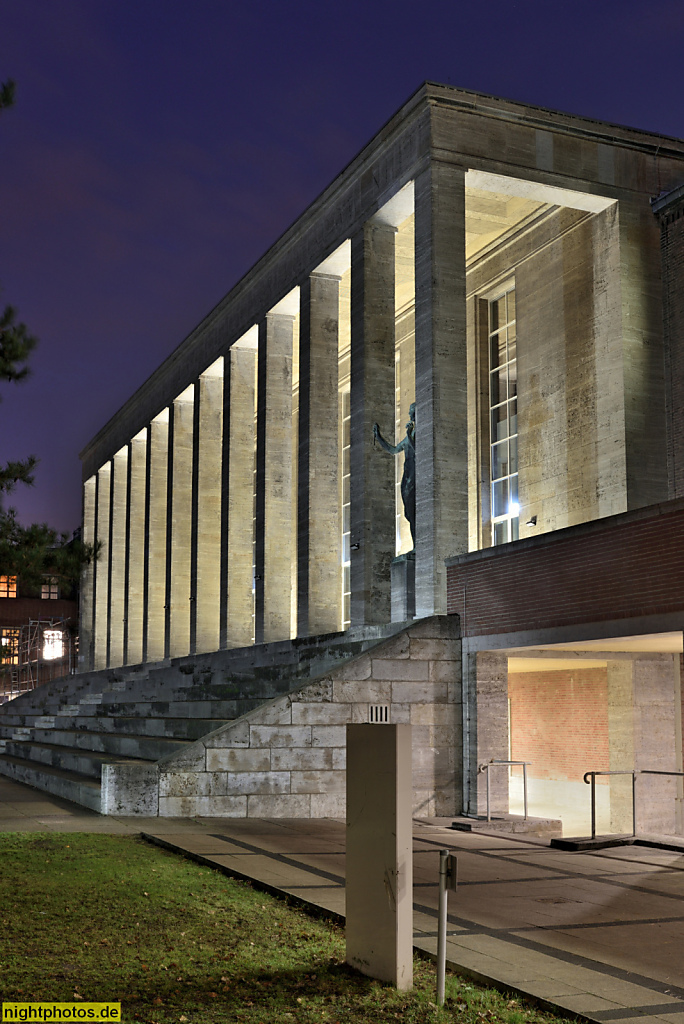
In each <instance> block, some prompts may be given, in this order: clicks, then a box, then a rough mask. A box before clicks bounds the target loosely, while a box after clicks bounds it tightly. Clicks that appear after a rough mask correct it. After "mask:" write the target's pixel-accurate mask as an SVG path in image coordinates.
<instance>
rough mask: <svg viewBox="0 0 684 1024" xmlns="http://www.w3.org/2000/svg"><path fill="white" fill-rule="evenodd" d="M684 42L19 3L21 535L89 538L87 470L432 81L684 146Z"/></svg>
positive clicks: (379, 9)
mask: <svg viewBox="0 0 684 1024" xmlns="http://www.w3.org/2000/svg"><path fill="white" fill-rule="evenodd" d="M683 43H684V3H683V2H682V0H649V2H643V0H591V2H587V0H563V2H559V0H518V2H502V0H493V2H488V0H479V2H475V0H471V2H468V3H463V2H461V0H450V2H443V0H432V2H429V3H420V2H418V0H416V2H414V3H406V2H403V0H393V2H386V0H365V2H358V0H347V2H345V3H325V2H322V0H317V2H315V3H314V2H300V0H289V2H287V3H285V2H283V0H239V2H238V0H233V2H230V0H193V2H192V3H189V2H187V0H186V2H183V3H180V2H177V0H4V2H2V3H0V79H5V78H13V79H15V81H16V83H17V94H16V103H15V107H14V108H13V109H11V110H9V111H6V112H4V113H3V114H2V115H0V287H1V288H2V292H1V293H0V302H1V303H3V304H4V303H12V304H13V305H15V306H17V307H18V309H19V313H20V318H21V319H22V320H24V322H26V323H27V325H28V326H29V327H30V329H31V330H32V332H33V333H35V334H36V335H38V337H39V338H40V346H39V348H38V349H37V350H36V352H35V354H34V358H33V376H32V378H31V379H30V380H29V381H28V382H27V383H25V384H23V385H19V386H11V385H7V384H3V385H2V388H1V391H0V396H1V398H2V402H1V403H0V462H4V461H6V460H7V459H9V458H21V457H24V456H26V455H28V454H30V453H33V454H36V455H37V456H38V457H39V458H40V465H39V467H38V470H37V473H36V484H35V486H34V487H33V488H30V489H27V488H22V489H21V490H18V491H16V492H15V494H14V496H13V497H12V501H11V503H12V504H13V505H14V506H15V507H16V508H17V509H18V511H19V513H20V517H21V519H22V520H23V521H24V522H26V523H28V522H31V521H48V522H49V523H50V524H51V525H53V526H55V527H57V528H59V529H62V530H67V531H71V530H73V529H74V528H75V527H76V526H77V525H78V523H79V520H80V504H81V497H80V465H79V461H78V452H79V450H80V449H81V448H82V447H83V445H84V444H85V443H86V442H87V441H88V440H89V438H90V437H91V436H92V435H93V434H95V433H96V432H97V431H98V430H99V429H100V428H101V427H102V426H103V425H104V424H105V422H106V421H107V420H108V419H109V417H110V416H112V415H113V414H114V413H115V412H116V410H117V409H118V408H119V407H120V406H121V405H122V403H123V402H124V401H125V400H126V399H127V398H128V397H129V396H130V395H131V394H132V393H133V391H134V390H135V389H136V388H137V387H138V386H139V385H140V384H141V383H142V382H143V381H144V380H145V379H146V378H147V377H148V376H149V375H150V373H152V372H153V370H154V369H155V368H156V367H157V366H158V365H159V363H160V362H161V361H162V359H164V358H165V357H166V356H167V355H168V354H169V353H170V352H171V351H172V350H173V349H174V348H175V347H176V346H177V345H178V344H179V343H180V342H181V341H182V340H183V338H184V337H185V336H186V335H187V334H188V333H189V331H190V330H191V329H192V328H193V327H194V326H195V325H196V324H197V323H198V322H199V321H200V320H201V319H202V317H203V316H204V315H205V314H206V313H207V312H208V311H209V310H210V309H211V307H212V306H214V305H215V304H216V303H217V302H218V301H219V300H220V299H221V298H222V297H223V295H224V294H225V293H226V292H227V291H228V290H229V289H230V288H231V287H232V286H233V285H234V284H235V282H236V281H238V280H239V278H240V277H241V276H242V275H243V274H244V273H245V271H246V270H248V269H249V267H250V266H251V265H252V264H253V263H254V262H255V261H256V260H257V259H258V258H259V257H260V256H261V255H262V253H263V252H264V251H265V250H266V249H267V248H268V247H269V246H270V245H271V244H272V242H274V241H275V239H276V238H277V237H278V236H279V235H280V234H281V233H282V232H283V231H284V230H285V229H286V228H287V227H288V226H289V225H290V224H291V223H292V221H293V220H295V219H296V217H297V216H298V215H299V214H300V213H301V212H302V210H303V209H304V208H305V207H306V206H307V205H308V204H309V203H310V202H311V201H312V200H313V199H314V198H315V197H316V196H317V195H318V193H319V192H321V191H322V190H323V189H324V188H325V186H326V185H327V184H328V183H329V182H330V181H331V180H332V179H333V178H334V177H335V175H336V174H337V173H338V172H339V171H340V170H341V169H342V168H343V167H344V166H345V164H347V163H348V162H349V160H350V159H352V157H353V156H354V155H355V154H356V153H357V152H358V151H359V149H360V148H361V147H362V146H363V145H364V144H365V143H366V142H367V141H368V140H369V139H370V138H371V137H372V136H373V135H374V134H375V133H376V132H377V130H378V129H379V128H380V127H381V126H382V124H383V123H384V122H385V121H386V120H387V119H388V118H389V117H390V116H391V115H392V114H393V113H394V112H395V110H397V108H398V107H400V106H401V104H402V103H403V102H404V101H405V100H406V99H407V98H408V97H409V96H410V95H411V93H412V92H414V91H415V89H416V88H417V87H418V86H419V85H420V84H421V82H423V81H425V80H431V81H436V82H444V83H450V84H452V85H458V86H460V87H463V88H466V89H474V90H477V91H480V92H485V93H490V94H493V95H496V96H503V97H507V98H510V99H515V100H522V101H525V102H529V103H534V104H538V105H540V106H545V107H550V108H555V109H558V110H562V111H569V112H571V113H576V114H581V115H585V116H588V117H593V118H598V119H600V120H606V121H613V122H617V123H620V124H626V125H631V126H633V127H637V128H645V129H649V130H652V131H659V132H663V133H665V134H667V135H673V136H677V137H682V136H684V108H683V106H682V95H683V93H684V89H683V85H684V82H683V78H684V75H683V64H684V47H683V45H682V44H683Z"/></svg>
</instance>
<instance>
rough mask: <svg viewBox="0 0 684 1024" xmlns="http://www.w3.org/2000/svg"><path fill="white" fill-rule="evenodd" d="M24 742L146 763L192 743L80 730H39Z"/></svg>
mask: <svg viewBox="0 0 684 1024" xmlns="http://www.w3.org/2000/svg"><path fill="white" fill-rule="evenodd" d="M8 742H10V741H9V740H8ZM20 742H31V743H48V744H54V745H55V746H56V747H60V748H66V749H78V750H91V751H97V752H98V753H101V754H107V755H109V756H111V757H124V758H125V757H135V758H139V759H141V760H143V761H158V760H159V758H161V757H166V756H167V754H173V753H175V752H176V751H179V750H183V748H184V747H187V746H188V745H189V744H190V743H191V742H192V740H186V739H180V740H179V739H175V738H172V737H163V736H131V735H126V734H122V733H116V732H111V733H107V732H93V731H91V730H83V731H79V730H77V729H37V730H35V732H33V733H32V734H31V736H30V737H29V738H28V740H20Z"/></svg>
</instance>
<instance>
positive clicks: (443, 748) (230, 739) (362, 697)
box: [102, 616, 462, 818]
mask: <svg viewBox="0 0 684 1024" xmlns="http://www.w3.org/2000/svg"><path fill="white" fill-rule="evenodd" d="M375 704H381V705H388V706H389V719H390V722H392V723H397V724H401V723H407V724H410V725H412V726H413V730H412V735H413V812H414V814H416V815H420V816H426V817H428V816H429V817H431V816H435V815H451V814H455V813H457V812H459V811H460V809H461V793H462V786H461V750H462V741H461V730H462V711H461V643H460V639H459V625H458V619H457V618H456V617H455V616H452V617H449V618H447V617H446V616H439V617H434V618H431V619H426V620H424V621H422V622H419V623H417V624H416V625H415V626H412V627H409V628H408V629H406V630H405V631H404V632H402V633H399V634H397V635H395V636H393V637H391V638H390V639H389V640H387V641H386V642H385V643H382V644H380V645H378V646H377V647H374V648H373V649H372V650H371V651H369V652H367V653H363V654H360V655H357V656H356V657H354V658H352V659H350V660H349V661H347V662H345V663H344V664H342V665H340V666H338V667H335V668H334V669H333V670H332V671H330V672H328V673H326V674H325V675H323V676H321V677H319V678H318V679H316V680H314V681H312V682H308V683H306V684H304V685H303V686H301V687H299V688H298V689H296V690H294V691H292V692H291V693H289V694H287V695H285V696H282V697H278V698H276V699H275V700H272V701H269V702H268V703H266V704H264V705H263V706H262V707H260V708H257V709H256V710H255V711H252V712H250V713H249V714H247V715H245V716H243V717H242V718H240V719H238V720H236V721H235V722H234V723H231V724H230V725H227V726H224V727H223V728H221V729H218V730H217V731H216V732H214V733H211V734H209V735H208V736H205V737H203V738H202V739H201V740H198V741H197V742H196V743H193V744H192V745H191V746H190V747H188V748H187V749H186V750H185V751H183V752H182V753H181V754H179V755H170V756H169V757H168V758H166V759H164V760H162V761H160V762H158V764H157V765H155V766H152V767H151V768H150V769H147V768H146V769H144V771H145V773H146V774H145V778H144V779H143V777H142V775H141V776H140V778H138V776H137V775H135V771H134V770H133V769H131V768H125V769H124V768H121V767H120V766H118V765H109V766H107V771H106V772H105V773H104V774H103V780H102V785H103V793H104V800H103V806H104V807H105V808H106V810H105V813H109V814H114V813H119V814H124V813H125V814H140V813H142V814H159V815H160V816H168V817H186V816H193V815H204V816H217V817H254V818H300V817H301V818H309V817H312V818H319V817H334V818H340V817H344V814H345V782H346V775H345V766H346V765H345V760H346V725H347V723H349V722H357V723H361V722H368V721H369V708H370V706H371V705H375Z"/></svg>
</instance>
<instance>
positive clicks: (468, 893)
mask: <svg viewBox="0 0 684 1024" xmlns="http://www.w3.org/2000/svg"><path fill="white" fill-rule="evenodd" d="M53 830H54V831H64V832H80V831H84V832H85V831H93V832H112V833H119V834H122V833H123V834H125V833H128V834H140V833H141V832H143V833H145V834H146V835H147V836H148V838H150V839H152V840H153V841H155V842H157V843H158V844H159V845H160V846H164V847H166V848H169V849H172V850H174V851H177V852H179V853H182V854H184V855H186V856H190V857H192V858H193V859H195V860H198V861H201V862H202V863H206V864H210V865H212V866H214V867H216V868H218V869H219V870H222V871H224V872H225V873H227V874H230V875H235V876H237V877H241V878H247V879H250V880H253V881H255V882H257V883H258V884H260V885H261V886H263V887H264V888H266V889H269V890H270V891H272V892H276V893H287V894H288V895H289V896H290V897H291V898H293V899H296V900H298V901H300V902H302V903H303V904H305V905H307V906H310V907H314V908H317V909H324V910H326V911H328V912H330V913H332V914H334V915H335V916H337V917H338V918H342V917H343V915H344V824H343V823H342V822H339V821H333V820H330V819H325V820H292V819H274V820H268V821H266V820H253V819H248V820H245V819H236V818H204V819H197V820H190V819H164V818H147V819H143V818H103V817H101V816H99V815H97V814H94V813H91V812H88V811H86V810H84V809H83V808H79V807H74V805H72V804H68V803H66V801H60V800H57V799H53V798H51V797H50V796H49V795H47V794H44V793H38V792H37V791H35V790H32V789H29V788H28V787H25V786H22V785H19V784H17V783H13V782H10V781H9V780H5V779H0V831H53ZM443 847H449V848H450V849H453V850H454V851H456V852H457V854H458V870H459V890H458V892H457V893H456V894H450V896H449V901H450V902H449V910H450V914H449V935H448V948H447V956H448V959H449V961H450V963H451V966H452V968H453V970H455V971H457V972H458V973H461V974H466V975H467V976H470V977H472V978H474V979H475V980H477V981H482V982H485V983H488V984H493V985H496V986H498V987H505V988H509V989H511V990H513V991H516V992H520V993H521V994H523V995H528V996H532V997H533V998H535V999H537V1000H539V1001H541V1002H542V1003H545V1004H547V1005H548V1006H549V1008H552V1009H553V1008H559V1009H562V1010H563V1011H564V1012H565V1013H569V1014H581V1015H583V1016H585V1017H587V1018H589V1019H590V1020H594V1021H598V1022H611V1024H613V1022H625V1024H627V1022H633V1021H634V1020H635V1019H638V1020H639V1021H641V1022H655V1021H660V1022H664V1021H667V1022H670V1024H684V955H683V950H684V942H683V940H684V927H683V925H684V851H683V852H680V851H679V850H676V851H675V850H662V849H650V848H646V847H618V848H613V849H608V850H603V851H599V852H595V853H566V852H564V851H560V850H552V849H550V848H549V847H548V846H547V845H546V844H545V843H544V842H543V841H541V840H530V839H524V840H522V839H518V838H515V839H506V838H502V837H499V836H491V835H482V834H478V833H463V832H453V831H451V830H449V829H446V828H441V827H438V826H434V825H430V824H426V823H422V822H417V823H416V827H415V830H414V936H415V945H416V948H417V949H420V950H423V951H426V952H428V953H430V954H434V953H435V951H436V945H437V938H436V931H437V928H436V925H437V868H438V859H439V858H438V851H439V850H440V849H441V848H443Z"/></svg>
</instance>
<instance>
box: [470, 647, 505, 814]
mask: <svg viewBox="0 0 684 1024" xmlns="http://www.w3.org/2000/svg"><path fill="white" fill-rule="evenodd" d="M468 674H469V680H468V702H469V705H470V737H469V751H470V754H469V761H470V763H469V765H468V768H469V775H470V793H469V794H467V800H468V803H467V813H468V814H475V815H480V816H482V815H486V813H487V775H486V773H485V772H481V773H478V767H479V766H480V765H481V764H484V763H485V762H487V761H491V760H492V759H495V760H500V761H506V760H507V759H508V655H507V654H506V653H500V652H499V651H478V652H476V653H474V654H470V655H469V656H468ZM489 771H490V780H489V784H490V807H491V810H492V812H497V813H499V814H500V813H501V812H504V813H507V812H508V768H504V767H501V768H491V769H489Z"/></svg>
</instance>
